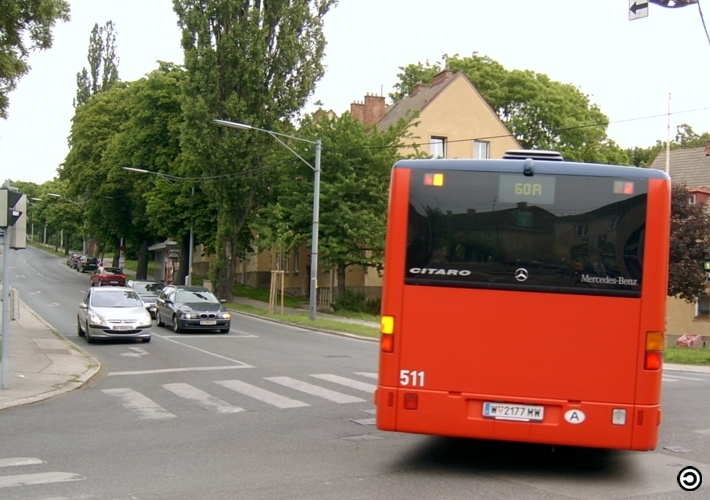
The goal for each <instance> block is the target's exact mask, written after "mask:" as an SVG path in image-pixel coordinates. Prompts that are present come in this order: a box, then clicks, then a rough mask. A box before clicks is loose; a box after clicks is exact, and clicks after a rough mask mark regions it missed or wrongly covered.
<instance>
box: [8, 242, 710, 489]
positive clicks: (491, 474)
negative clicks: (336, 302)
mask: <svg viewBox="0 0 710 500" xmlns="http://www.w3.org/2000/svg"><path fill="white" fill-rule="evenodd" d="M10 264H11V271H10V275H11V281H12V283H11V284H12V286H13V287H15V288H17V289H18V290H19V291H20V294H21V298H22V300H24V301H25V302H26V303H27V304H28V305H29V306H30V307H31V308H32V309H34V310H35V311H36V312H37V313H38V314H40V315H41V316H42V317H43V318H44V319H45V320H47V321H48V322H49V323H50V324H52V325H53V326H54V327H55V328H56V329H57V330H59V331H60V332H61V333H62V334H64V335H65V336H66V337H67V338H68V339H70V340H71V341H73V342H76V343H78V344H79V345H81V346H82V347H83V348H84V349H86V350H88V351H89V352H91V353H92V354H93V355H94V356H95V357H96V358H98V359H99V360H100V361H101V363H102V366H103V369H102V371H101V373H100V374H99V376H98V377H97V378H95V379H94V380H93V381H92V382H91V383H90V384H89V385H88V386H85V387H84V388H83V389H81V390H78V391H74V392H72V393H69V394H66V395H63V396H60V397H57V398H54V399H50V400H47V401H44V402H41V403H38V404H34V405H29V406H25V407H19V408H11V409H8V410H5V411H3V412H2V413H0V498H3V499H23V500H39V499H49V498H52V499H62V498H67V499H68V498H85V499H124V498H125V499H182V498H185V499H187V498H205V499H207V498H209V499H233V498H249V499H275V498H289V499H314V498H318V499H342V498H348V499H379V498H382V499H385V498H386V499H400V498H427V499H428V498H445V499H458V498H461V499H463V498H466V499H469V498H491V499H493V498H495V499H498V498H522V499H541V500H542V499H545V500H556V499H570V498H573V499H597V498H599V499H602V498H603V499H610V498H616V499H627V498H628V499H630V498H650V499H669V498H672V499H675V498H678V499H680V498H691V497H690V495H691V493H686V492H683V491H682V490H681V489H680V487H679V486H678V484H677V475H678V473H679V472H680V470H681V469H682V468H683V467H686V466H694V467H697V468H698V469H699V470H700V471H701V473H703V474H704V475H705V478H706V481H710V479H708V477H710V467H709V466H708V464H710V418H709V416H710V398H708V397H707V394H708V390H709V389H710V376H708V375H702V374H687V373H679V372H673V373H668V374H667V376H666V377H664V378H665V380H664V419H665V420H664V424H663V426H662V432H661V444H660V446H659V448H658V450H656V451H655V452H650V453H632V452H610V451H603V450H581V449H569V448H562V449H560V448H558V449H555V450H552V449H551V448H550V447H546V446H531V445H522V444H515V443H498V442H486V441H477V440H463V439H445V438H435V437H428V436H418V435H404V434H393V433H385V432H381V431H378V430H377V429H376V428H375V427H374V425H373V418H374V405H373V403H372V387H373V386H374V384H375V383H376V379H375V378H374V377H375V374H376V371H377V343H374V342H369V341H364V340H357V339H350V338H344V337H339V336H334V335H329V334H325V333H320V332H314V331H310V330H306V329H302V328H294V327H291V326H285V325H280V324H277V323H273V322H269V321H265V320H262V319H258V318H253V317H250V316H244V315H240V314H235V315H234V317H233V323H232V331H231V332H230V333H229V334H228V335H220V334H174V333H172V332H171V331H169V330H167V329H165V328H159V327H157V326H154V327H153V335H154V338H153V341H152V342H151V343H150V344H140V343H132V342H121V341H114V342H104V343H98V344H95V345H88V344H86V342H85V340H84V339H82V338H79V337H78V336H77V335H76V310H77V307H78V303H79V301H80V300H81V298H82V294H83V293H84V292H85V291H86V289H87V287H88V281H89V278H88V275H80V274H79V273H77V272H76V271H73V270H70V269H69V268H67V267H66V266H65V265H64V262H63V261H61V260H60V259H58V258H56V257H54V256H50V255H49V254H46V253H44V252H41V251H38V250H36V249H28V250H25V251H21V252H13V255H11V258H10ZM664 447H668V448H671V449H664ZM709 487H710V486H708V485H707V484H704V485H703V486H701V488H700V489H699V490H698V491H696V492H695V493H694V494H692V495H695V498H705V497H708V496H710V495H709V492H710V490H708V488H709Z"/></svg>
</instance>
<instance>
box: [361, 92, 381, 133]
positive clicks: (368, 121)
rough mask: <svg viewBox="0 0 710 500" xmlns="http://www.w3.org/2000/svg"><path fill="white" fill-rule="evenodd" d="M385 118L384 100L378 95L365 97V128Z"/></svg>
mask: <svg viewBox="0 0 710 500" xmlns="http://www.w3.org/2000/svg"><path fill="white" fill-rule="evenodd" d="M383 116H385V98H384V97H383V96H378V95H366V96H365V121H364V122H363V123H364V124H365V126H370V125H372V124H374V123H377V122H378V121H380V120H381V119H382V117H383Z"/></svg>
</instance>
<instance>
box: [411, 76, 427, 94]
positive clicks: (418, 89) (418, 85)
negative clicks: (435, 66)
mask: <svg viewBox="0 0 710 500" xmlns="http://www.w3.org/2000/svg"><path fill="white" fill-rule="evenodd" d="M425 88H426V85H424V84H423V83H422V81H421V80H420V81H418V82H417V83H415V84H414V88H413V89H412V95H417V94H418V93H419V92H421V91H422V90H424V89H425Z"/></svg>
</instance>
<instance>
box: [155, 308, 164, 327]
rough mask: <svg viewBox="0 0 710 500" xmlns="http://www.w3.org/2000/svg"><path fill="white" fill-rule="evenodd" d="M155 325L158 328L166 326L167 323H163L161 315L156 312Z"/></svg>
mask: <svg viewBox="0 0 710 500" xmlns="http://www.w3.org/2000/svg"><path fill="white" fill-rule="evenodd" d="M155 324H156V325H158V326H165V323H163V321H162V320H161V319H160V313H159V312H157V311H156V312H155Z"/></svg>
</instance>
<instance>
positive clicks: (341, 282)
mask: <svg viewBox="0 0 710 500" xmlns="http://www.w3.org/2000/svg"><path fill="white" fill-rule="evenodd" d="M347 267H348V266H347V264H343V263H340V264H338V297H337V298H338V299H341V298H343V297H344V296H345V269H347ZM334 302H335V301H334Z"/></svg>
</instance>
